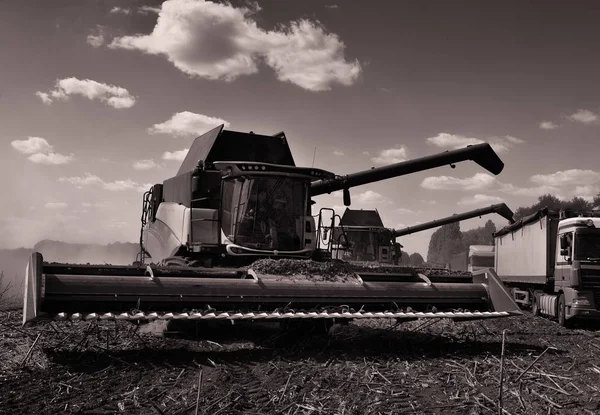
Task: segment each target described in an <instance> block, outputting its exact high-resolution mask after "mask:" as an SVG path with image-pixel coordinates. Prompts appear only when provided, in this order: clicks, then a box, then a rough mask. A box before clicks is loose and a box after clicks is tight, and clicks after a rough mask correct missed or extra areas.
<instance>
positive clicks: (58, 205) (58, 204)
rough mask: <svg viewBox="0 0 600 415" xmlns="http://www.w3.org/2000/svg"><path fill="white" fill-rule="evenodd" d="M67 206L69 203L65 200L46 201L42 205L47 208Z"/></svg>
mask: <svg viewBox="0 0 600 415" xmlns="http://www.w3.org/2000/svg"><path fill="white" fill-rule="evenodd" d="M67 206H69V205H68V204H67V203H65V202H46V204H45V205H44V207H45V208H47V209H64V208H66V207H67Z"/></svg>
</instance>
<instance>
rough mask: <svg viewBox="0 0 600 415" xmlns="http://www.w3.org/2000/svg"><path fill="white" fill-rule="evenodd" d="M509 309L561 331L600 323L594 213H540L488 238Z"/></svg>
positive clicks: (598, 217)
mask: <svg viewBox="0 0 600 415" xmlns="http://www.w3.org/2000/svg"><path fill="white" fill-rule="evenodd" d="M493 237H494V246H495V253H496V256H495V264H494V265H495V266H494V271H495V274H496V275H497V276H498V278H499V279H500V280H501V281H502V282H503V283H504V285H505V286H506V287H507V289H508V290H509V291H510V292H511V294H512V296H513V300H514V301H515V303H517V304H519V306H520V307H521V308H530V309H531V311H532V313H533V314H534V315H536V316H539V315H542V316H544V317H547V318H550V319H555V320H558V323H559V324H560V325H561V326H563V327H570V326H572V324H573V322H575V321H578V320H582V319H598V318H600V212H598V211H592V212H574V211H570V210H558V211H556V210H550V209H548V208H543V209H540V210H538V211H537V212H535V213H533V214H531V215H529V216H526V217H523V218H522V219H520V220H518V221H517V222H515V223H514V224H511V225H508V226H506V227H504V228H502V229H500V230H499V231H497V232H494V233H493Z"/></svg>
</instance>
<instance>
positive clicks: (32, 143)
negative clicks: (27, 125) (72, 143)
mask: <svg viewBox="0 0 600 415" xmlns="http://www.w3.org/2000/svg"><path fill="white" fill-rule="evenodd" d="M10 145H11V146H12V148H14V149H15V150H17V151H18V152H19V153H21V154H26V155H29V157H27V159H28V160H29V161H31V162H32V163H36V164H47V165H58V164H67V163H69V162H70V161H72V160H73V159H74V158H75V157H74V155H73V154H69V155H66V156H65V155H63V154H60V153H54V152H53V151H54V147H53V146H51V145H50V143H48V141H47V140H46V139H45V138H42V137H29V138H28V139H27V140H13V141H11V143H10Z"/></svg>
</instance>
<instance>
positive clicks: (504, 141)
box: [426, 133, 525, 153]
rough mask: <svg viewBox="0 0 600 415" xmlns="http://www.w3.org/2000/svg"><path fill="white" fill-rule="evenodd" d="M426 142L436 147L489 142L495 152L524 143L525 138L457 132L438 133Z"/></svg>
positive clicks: (456, 146) (453, 146) (454, 147)
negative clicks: (476, 136) (468, 135)
mask: <svg viewBox="0 0 600 415" xmlns="http://www.w3.org/2000/svg"><path fill="white" fill-rule="evenodd" d="M426 141H427V143H429V144H433V145H435V146H437V147H442V148H451V149H459V148H464V147H466V146H469V145H476V144H482V143H486V142H487V143H489V144H490V146H491V147H492V148H493V149H494V151H496V152H497V153H504V152H506V151H508V150H509V149H510V148H511V147H512V146H513V145H514V144H521V143H524V142H525V140H523V139H520V138H517V137H513V136H510V135H506V136H504V137H489V138H487V139H485V140H482V139H480V138H475V137H465V136H463V135H459V134H448V133H439V134H438V135H436V136H435V137H429V138H427V140H426Z"/></svg>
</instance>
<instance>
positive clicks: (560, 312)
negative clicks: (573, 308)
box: [558, 293, 571, 328]
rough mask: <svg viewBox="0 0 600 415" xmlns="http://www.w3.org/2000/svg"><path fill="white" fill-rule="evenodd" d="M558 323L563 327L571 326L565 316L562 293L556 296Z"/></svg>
mask: <svg viewBox="0 0 600 415" xmlns="http://www.w3.org/2000/svg"><path fill="white" fill-rule="evenodd" d="M558 324H560V325H561V326H562V327H565V328H569V327H571V322H570V321H569V320H567V317H566V316H565V295H564V294H562V293H561V294H560V295H559V296H558Z"/></svg>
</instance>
